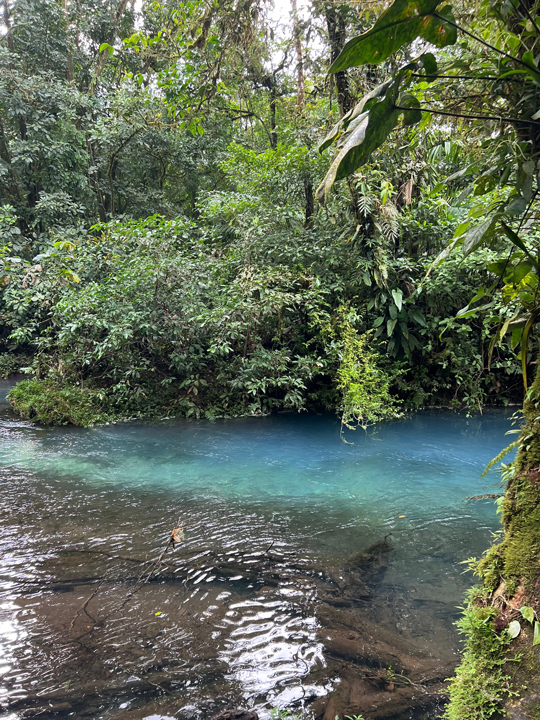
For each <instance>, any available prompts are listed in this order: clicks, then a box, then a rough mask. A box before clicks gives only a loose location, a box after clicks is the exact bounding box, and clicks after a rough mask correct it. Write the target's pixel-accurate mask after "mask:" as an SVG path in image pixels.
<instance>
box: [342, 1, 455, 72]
mask: <svg viewBox="0 0 540 720" xmlns="http://www.w3.org/2000/svg"><path fill="white" fill-rule="evenodd" d="M439 4H440V0H396V1H395V2H394V4H393V5H392V6H391V7H390V8H388V10H386V12H384V13H383V14H382V15H381V17H380V18H379V19H378V20H377V22H376V23H375V25H374V26H373V27H372V28H371V30H369V31H368V32H366V33H364V34H363V35H359V36H358V37H355V38H353V39H352V40H349V42H348V43H347V44H346V45H345V47H344V48H343V50H342V51H341V53H340V54H339V56H338V57H337V58H336V60H335V61H334V62H333V63H332V65H331V67H330V72H331V73H336V72H339V71H340V70H346V69H347V68H350V67H356V66H357V65H365V64H368V63H369V64H375V63H380V62H383V60H386V59H387V58H388V57H390V55H392V54H393V53H395V52H396V51H397V50H399V48H400V47H402V46H403V45H406V44H409V43H411V42H412V41H413V40H415V39H416V38H418V37H421V38H423V39H424V40H427V41H428V42H430V43H432V44H433V45H435V46H436V47H440V48H441V47H445V46H446V45H453V44H454V43H455V42H456V40H457V30H456V27H455V26H454V25H452V24H450V23H449V22H447V21H446V19H448V20H450V21H451V22H453V21H454V19H453V17H452V13H451V10H450V7H449V6H445V7H443V8H441V10H439V11H438V12H435V11H436V9H437V6H438V5H439ZM445 18H446V19H445Z"/></svg>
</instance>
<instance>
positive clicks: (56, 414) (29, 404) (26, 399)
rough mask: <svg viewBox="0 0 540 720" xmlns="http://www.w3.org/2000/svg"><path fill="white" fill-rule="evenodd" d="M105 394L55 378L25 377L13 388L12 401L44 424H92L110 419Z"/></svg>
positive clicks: (22, 411) (27, 416) (15, 406)
mask: <svg viewBox="0 0 540 720" xmlns="http://www.w3.org/2000/svg"><path fill="white" fill-rule="evenodd" d="M104 399H105V398H104V395H103V393H100V392H99V391H96V390H88V389H86V388H79V387H74V386H72V385H59V384H58V383H55V382H54V381H52V380H23V381H22V382H20V383H17V385H16V386H15V387H14V388H13V390H10V392H9V393H8V400H9V402H10V403H11V405H12V406H13V408H14V410H15V411H16V412H17V413H19V415H21V416H22V417H23V418H27V419H28V420H34V421H38V422H40V423H43V424H44V425H67V424H70V423H71V424H72V425H82V426H83V427H88V426H90V425H96V424H97V423H103V422H107V420H109V419H110V417H109V415H108V414H107V412H106V410H105V407H104V404H105V403H104Z"/></svg>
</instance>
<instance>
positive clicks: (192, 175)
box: [0, 0, 533, 424]
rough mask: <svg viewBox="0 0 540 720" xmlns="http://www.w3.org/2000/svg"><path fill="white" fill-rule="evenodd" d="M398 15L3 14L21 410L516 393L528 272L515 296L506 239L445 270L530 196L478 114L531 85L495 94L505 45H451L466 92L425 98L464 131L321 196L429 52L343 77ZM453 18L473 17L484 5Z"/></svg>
mask: <svg viewBox="0 0 540 720" xmlns="http://www.w3.org/2000/svg"><path fill="white" fill-rule="evenodd" d="M420 4H422V3H420ZM383 9H384V4H380V5H377V4H375V5H374V4H373V3H365V4H363V3H354V2H353V3H336V2H327V1H326V0H320V1H316V2H313V3H310V4H306V5H305V7H304V8H303V9H302V8H300V9H296V6H295V5H293V6H291V8H289V7H288V6H279V7H278V8H277V9H273V8H272V3H265V2H262V0H261V1H260V2H233V1H232V0H231V1H230V2H219V3H216V2H203V1H202V0H200V1H199V0H193V1H192V2H184V3H179V2H176V1H174V2H145V3H143V4H142V5H137V4H134V3H132V2H126V1H123V0H122V1H120V2H117V1H116V0H115V1H113V0H103V1H102V2H91V3H87V2H85V0H80V1H79V0H77V2H66V3H62V2H57V1H56V2H54V1H53V0H17V2H12V3H10V2H4V4H3V14H4V17H3V25H4V37H3V42H2V44H1V46H0V63H1V71H0V204H1V211H0V232H1V242H0V253H1V254H0V264H1V265H0V267H1V277H2V278H3V279H2V290H1V294H0V306H1V309H0V314H1V316H2V329H1V335H0V371H1V373H2V374H3V375H4V376H7V375H8V374H10V373H13V372H16V371H19V370H20V369H21V368H24V372H27V373H29V377H30V378H31V379H29V380H28V381H26V382H25V383H23V384H22V385H20V386H19V388H18V389H17V390H16V391H15V392H14V393H13V396H12V401H13V402H14V403H15V405H16V407H17V409H18V410H19V411H20V412H22V413H23V414H25V415H26V416H28V417H32V418H35V417H37V418H40V419H41V420H42V421H43V422H51V423H61V422H66V421H70V422H74V423H77V424H90V423H93V422H99V421H103V420H106V419H110V418H115V417H126V416H129V417H133V416H142V415H155V416H163V415H169V416H170V415H187V416H195V417H215V416H224V415H239V414H246V413H248V414H249V413H261V412H269V411H272V410H280V409H282V410H303V409H308V410H317V411H318V410H328V409H332V410H335V409H337V410H338V411H339V412H342V413H344V418H345V420H346V421H347V422H349V421H350V422H356V421H358V420H359V421H360V422H361V423H362V424H365V423H367V422H372V421H373V420H376V419H378V418H381V417H387V416H391V415H393V414H395V413H396V412H399V411H400V410H402V409H407V408H417V407H420V406H429V405H438V404H442V405H452V406H466V407H472V408H476V409H478V408H479V407H481V406H482V405H483V404H486V403H508V402H519V401H520V400H521V398H522V381H521V377H520V372H521V370H520V362H519V360H516V355H515V351H514V350H515V346H516V342H517V340H516V335H515V333H514V335H511V336H510V337H511V338H512V340H511V341H510V342H509V341H508V338H507V337H504V338H503V336H504V335H505V333H503V332H502V331H501V330H505V329H507V328H508V327H509V326H510V323H512V327H513V325H514V324H515V317H514V316H515V313H516V308H517V302H516V299H515V298H513V297H510V296H511V292H506V290H505V289H506V288H507V287H508V286H509V285H508V283H509V284H510V286H511V285H512V282H513V281H514V279H517V280H518V282H520V283H521V284H527V283H528V282H529V277H530V273H529V274H527V271H528V265H527V262H528V259H527V258H526V259H525V261H524V262H522V261H521V260H519V259H515V258H514V257H513V256H512V257H510V258H509V261H508V268H507V271H508V272H507V275H509V274H510V271H511V272H512V273H514V274H513V275H512V278H511V279H510V280H508V281H506V280H505V283H506V284H505V285H504V290H503V292H502V293H501V291H500V287H498V286H500V285H501V282H500V281H499V279H498V277H497V267H498V266H496V263H497V262H498V261H499V260H500V257H501V255H500V249H501V248H499V247H497V248H493V247H490V246H487V245H486V246H483V247H482V248H480V249H478V250H477V252H475V253H470V252H469V253H468V252H465V253H458V254H456V255H455V256H454V255H453V256H451V257H450V258H449V259H448V260H447V262H446V263H444V264H441V265H438V266H437V267H436V268H434V269H433V270H432V271H431V273H430V274H429V275H428V276H427V277H426V273H427V271H428V269H429V268H430V267H431V266H432V264H433V261H434V259H435V258H436V257H437V255H438V254H439V253H440V252H441V251H442V250H444V249H445V248H447V247H448V244H449V242H450V241H451V240H452V238H453V237H454V235H455V233H456V231H457V232H458V234H459V233H460V232H462V230H463V227H464V225H463V224H464V223H467V222H470V218H471V216H474V215H475V214H476V215H478V213H479V210H478V196H479V195H480V194H481V196H482V201H483V202H484V203H487V204H491V205H492V206H496V205H497V203H499V202H500V201H501V198H502V197H504V198H508V197H509V195H512V193H513V192H514V190H513V184H512V183H513V179H514V178H513V175H512V174H511V173H509V172H506V170H505V167H507V168H508V169H510V165H506V166H505V163H506V162H507V158H506V155H507V154H508V153H519V152H520V150H519V146H518V144H517V139H516V137H515V134H514V131H513V130H512V127H511V126H508V125H507V124H503V123H501V122H500V121H499V120H498V119H495V120H492V121H490V124H488V126H486V123H485V122H481V121H478V120H474V119H470V118H462V117H460V116H459V113H460V112H461V110H460V109H463V108H470V107H473V108H474V106H475V104H478V103H479V102H481V101H480V100H479V99H478V98H480V96H481V93H483V92H486V90H487V91H488V92H489V93H493V95H494V97H493V101H494V103H495V104H498V103H500V102H502V100H501V99H500V97H502V96H503V95H504V93H505V92H506V91H507V88H513V87H514V86H515V85H516V82H515V81H516V78H517V79H518V80H519V81H521V77H522V76H520V75H517V76H513V77H511V78H509V79H508V81H505V83H504V85H503V84H500V87H499V86H495V85H494V84H493V81H492V80H490V74H493V72H495V71H494V70H493V69H492V67H491V64H490V63H493V62H496V60H497V56H496V55H494V59H491V58H490V57H489V56H488V55H485V54H484V55H482V54H480V55H479V48H480V47H481V46H480V44H479V43H478V42H477V41H475V40H473V39H471V38H470V37H469V36H462V37H460V39H459V42H458V44H457V45H455V46H449V47H447V48H445V49H441V50H438V51H437V53H438V56H440V58H439V63H441V62H444V63H445V64H446V65H445V67H448V68H449V69H448V70H445V72H446V73H450V74H451V75H453V76H456V80H455V82H454V83H453V84H452V86H451V87H449V86H448V82H447V80H445V79H441V80H438V81H434V82H432V83H431V85H429V101H428V102H429V103H430V104H432V105H433V104H436V105H440V106H441V107H442V106H443V105H444V106H445V107H446V106H448V107H451V108H453V109H454V111H456V115H457V117H454V116H440V115H437V114H433V113H428V112H426V113H423V114H422V117H421V122H420V123H419V124H414V125H413V124H410V123H409V122H405V123H402V124H400V127H398V128H396V130H395V131H394V133H393V134H392V137H391V140H390V141H389V142H388V143H387V144H386V146H385V147H384V149H382V150H380V151H378V152H376V153H374V154H373V156H372V157H371V158H370V161H369V163H368V164H365V165H364V166H363V167H362V168H360V169H359V170H358V171H357V172H355V173H354V174H352V175H349V177H348V178H347V179H346V180H343V181H342V182H340V183H336V185H335V186H334V189H333V190H332V191H331V192H329V191H328V189H327V191H326V195H327V198H326V203H325V205H324V206H323V205H322V204H321V203H320V202H319V200H318V199H317V197H316V188H317V186H318V185H319V184H320V183H321V181H322V180H323V178H324V176H325V174H326V172H327V170H328V165H329V162H330V151H328V150H326V151H325V152H323V153H320V152H319V148H318V145H319V143H320V141H321V140H322V138H323V137H324V136H325V134H326V133H327V132H328V129H329V128H330V127H332V126H333V125H334V123H335V122H336V121H337V120H338V119H339V118H340V117H342V116H343V115H344V114H345V113H346V112H348V111H349V110H350V109H351V108H352V107H353V105H354V103H355V102H356V100H357V99H358V98H359V97H361V96H362V95H363V94H365V93H366V92H369V91H371V90H373V89H374V88H376V87H377V86H379V85H380V84H381V83H382V82H384V81H385V80H386V78H387V76H388V75H389V73H392V72H395V71H396V69H397V68H398V67H399V65H400V64H403V63H404V62H406V61H407V60H409V59H410V57H412V53H411V51H410V50H409V49H407V48H403V49H402V50H401V51H400V53H401V54H398V56H397V59H396V58H395V57H388V58H385V59H384V61H383V62H381V63H378V64H375V63H372V64H369V65H366V66H364V67H359V68H352V69H345V70H340V71H339V72H338V73H337V74H334V75H328V69H329V65H330V63H331V62H332V60H335V58H337V56H338V55H339V53H340V51H341V50H342V48H343V46H344V44H345V42H346V41H347V40H348V39H349V38H351V37H354V36H356V35H358V34H359V33H362V32H363V31H365V30H367V29H368V28H369V27H370V26H371V25H372V24H373V22H374V19H375V18H376V16H377V15H378V14H380V12H381V11H382V10H383ZM278 10H280V12H278ZM289 10H290V12H289ZM455 11H456V12H458V13H461V14H462V15H463V22H465V23H466V24H467V25H468V26H471V27H473V26H474V25H475V24H477V25H478V26H480V25H483V20H482V17H481V16H482V13H484V14H485V13H486V12H488V11H489V9H488V8H486V7H484V8H482V7H481V6H479V7H478V8H476V7H475V8H473V7H471V6H467V7H466V8H462V9H460V8H457V9H456V10H455ZM488 31H489V32H495V30H494V26H493V28H488ZM432 57H433V56H432ZM434 62H435V60H434ZM422 72H424V71H420V72H419V73H413V77H412V80H413V81H414V83H416V86H415V87H416V89H417V91H418V92H419V93H420V94H421V95H422V96H423V95H426V97H427V93H428V84H429V83H428V82H427V81H426V79H425V78H422V77H420V75H421V74H422ZM471 72H472V73H473V75H474V76H475V77H474V78H473V79H472V80H467V79H461V77H462V76H465V75H467V74H470V73H471ZM484 76H485V79H484ZM432 80H435V78H432ZM445 103H446V105H445ZM468 112H469V114H474V112H472V113H471V111H470V110H469V111H468ZM462 114H465V113H462ZM501 168H502V169H501ZM532 177H533V175H532V174H530V175H528V176H527V178H528V180H527V182H529V179H531V180H532ZM529 185H530V183H529ZM528 192H529V194H528V195H527V193H525V195H523V196H521V195H520V197H519V198H515V199H514V200H513V201H512V202H513V203H514V208H515V210H514V213H515V212H516V211H517V210H519V209H520V208H521V203H522V202H526V203H529V201H530V200H531V197H532V195H531V193H533V190H532V189H530V190H529V191H528ZM529 232H530V230H529ZM477 245H478V243H477ZM506 245H509V246H511V245H510V244H509V243H508V242H507V243H506ZM506 245H505V247H506ZM505 272H506V271H505ZM505 277H506V276H505ZM479 288H483V289H482V290H480V291H479ZM490 290H491V293H492V295H491V296H489V302H486V301H485V299H484V301H483V303H482V306H481V308H482V309H481V310H479V311H478V312H472V311H471V312H463V308H466V306H467V305H468V304H469V303H470V302H471V300H472V299H473V297H474V296H476V297H477V298H478V299H480V296H481V295H482V294H485V295H486V296H488V295H489V293H490ZM477 305H478V303H477ZM475 307H476V306H475ZM460 311H461V317H456V315H457V314H458V313H459V312H460ZM507 321H508V322H507ZM501 325H502V326H503V327H501ZM494 336H497V338H496V339H497V342H493V338H494ZM499 340H500V342H499Z"/></svg>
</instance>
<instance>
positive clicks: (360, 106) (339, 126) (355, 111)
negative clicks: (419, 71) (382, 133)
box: [318, 80, 393, 153]
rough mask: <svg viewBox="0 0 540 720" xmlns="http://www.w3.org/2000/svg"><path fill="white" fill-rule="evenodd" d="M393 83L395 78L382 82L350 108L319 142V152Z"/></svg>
mask: <svg viewBox="0 0 540 720" xmlns="http://www.w3.org/2000/svg"><path fill="white" fill-rule="evenodd" d="M392 83H393V80H387V81H386V82H384V83H382V85H378V86H377V87H376V88H375V89H374V90H372V91H371V92H368V93H367V94H366V95H364V97H363V98H362V99H361V100H360V102H359V103H357V104H356V105H355V106H354V107H353V108H352V109H351V110H349V112H348V113H346V114H345V115H344V116H343V117H342V118H340V119H339V120H338V122H337V123H336V124H335V125H334V127H333V128H332V129H331V130H330V132H329V133H328V135H327V136H326V137H325V138H324V140H323V141H322V142H321V143H320V144H319V147H318V150H319V152H321V153H322V152H324V151H325V150H326V148H327V147H329V146H330V145H331V144H332V143H333V142H334V141H335V140H337V139H338V137H339V135H340V134H341V133H342V132H344V131H345V130H347V129H348V128H349V127H350V125H351V124H352V123H353V122H354V121H355V120H356V119H357V118H358V117H359V116H360V115H361V114H362V113H363V112H364V110H366V111H367V110H369V108H370V101H371V100H374V99H377V98H379V97H382V96H383V95H385V93H386V91H387V90H388V88H389V87H390V86H391V85H392Z"/></svg>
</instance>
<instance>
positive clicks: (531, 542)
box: [445, 365, 540, 720]
mask: <svg viewBox="0 0 540 720" xmlns="http://www.w3.org/2000/svg"><path fill="white" fill-rule="evenodd" d="M523 414H524V419H525V423H524V425H523V427H522V430H521V433H520V435H519V440H518V448H519V449H518V454H517V457H516V459H515V461H514V462H513V463H512V465H511V467H510V469H509V470H508V474H507V486H506V491H505V494H504V498H503V501H502V524H503V529H502V537H501V539H500V541H498V542H496V543H495V544H494V545H493V546H492V547H491V548H490V549H489V550H488V552H487V553H486V555H485V557H484V558H483V559H482V560H481V561H480V562H479V563H478V565H477V568H476V571H477V574H478V575H479V576H480V578H481V579H482V585H481V586H479V587H476V588H474V589H473V591H472V592H471V596H470V598H469V604H468V607H467V608H466V610H465V612H464V614H463V617H462V619H461V621H460V623H459V626H460V628H461V631H462V632H463V634H464V635H465V652H464V656H463V661H462V663H461V665H460V667H459V668H458V670H457V672H456V676H455V677H454V678H453V679H452V681H451V686H450V703H449V705H448V706H447V709H446V712H445V717H446V718H447V719H448V720H481V719H482V718H502V717H506V718H512V719H515V720H528V719H530V720H540V645H538V646H536V647H535V646H534V645H533V623H531V622H529V621H527V620H526V619H525V617H524V616H523V614H522V613H521V608H522V607H524V606H528V607H531V608H532V609H533V610H534V612H535V616H536V619H537V620H538V619H540V587H539V586H540V365H539V366H538V369H537V371H536V377H535V380H534V382H533V384H532V386H531V387H530V388H529V390H528V392H527V395H526V398H525V402H524V405H523ZM515 620H517V621H518V622H519V623H520V626H521V632H520V634H519V636H518V637H517V638H512V637H511V636H510V633H509V632H508V626H509V624H510V623H511V622H512V621H515Z"/></svg>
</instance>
